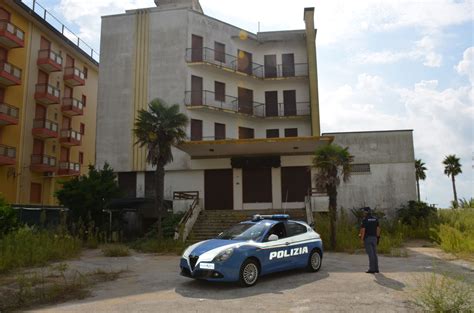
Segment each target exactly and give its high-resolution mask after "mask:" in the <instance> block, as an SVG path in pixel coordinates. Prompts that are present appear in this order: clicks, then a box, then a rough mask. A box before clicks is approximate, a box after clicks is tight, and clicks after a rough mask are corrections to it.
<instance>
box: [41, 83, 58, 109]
mask: <svg viewBox="0 0 474 313" xmlns="http://www.w3.org/2000/svg"><path fill="white" fill-rule="evenodd" d="M60 96H61V91H60V90H59V89H58V88H56V87H54V86H52V85H49V84H36V89H35V99H36V101H37V102H39V103H41V104H46V105H49V104H57V103H59V101H60Z"/></svg>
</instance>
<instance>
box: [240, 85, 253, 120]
mask: <svg viewBox="0 0 474 313" xmlns="http://www.w3.org/2000/svg"><path fill="white" fill-rule="evenodd" d="M238 88H239V89H238V95H239V98H238V99H239V100H238V101H239V113H244V114H249V115H252V114H253V90H250V89H246V88H241V87H238Z"/></svg>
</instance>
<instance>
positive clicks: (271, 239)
mask: <svg viewBox="0 0 474 313" xmlns="http://www.w3.org/2000/svg"><path fill="white" fill-rule="evenodd" d="M275 240H278V236H277V235H275V234H271V235H270V237H268V241H275Z"/></svg>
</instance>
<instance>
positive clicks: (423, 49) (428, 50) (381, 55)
mask: <svg viewBox="0 0 474 313" xmlns="http://www.w3.org/2000/svg"><path fill="white" fill-rule="evenodd" d="M435 48H436V44H435V40H434V39H433V38H432V37H431V36H424V37H423V38H421V39H420V40H419V41H416V42H415V43H414V47H413V49H412V50H409V51H398V52H396V51H390V50H385V51H377V52H364V53H360V54H358V55H356V56H355V60H356V62H358V63H360V64H391V63H396V62H399V61H401V60H414V61H415V60H421V61H423V65H425V66H427V67H440V66H441V62H442V59H443V58H442V56H441V55H440V54H439V53H437V52H436V51H435Z"/></svg>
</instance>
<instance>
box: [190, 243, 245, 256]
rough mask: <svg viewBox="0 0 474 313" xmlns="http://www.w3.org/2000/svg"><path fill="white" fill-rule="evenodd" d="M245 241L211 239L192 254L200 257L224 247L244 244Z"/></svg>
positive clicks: (199, 245)
mask: <svg viewBox="0 0 474 313" xmlns="http://www.w3.org/2000/svg"><path fill="white" fill-rule="evenodd" d="M242 242H244V240H225V239H211V240H206V241H203V242H202V243H201V244H198V246H197V247H195V248H194V249H193V250H192V251H191V252H190V254H192V255H195V256H200V255H201V254H203V253H206V252H208V251H210V250H214V249H217V248H220V247H224V246H231V245H234V244H238V243H242Z"/></svg>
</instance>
